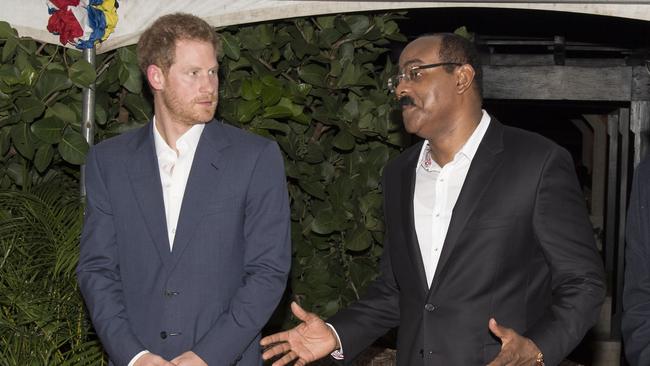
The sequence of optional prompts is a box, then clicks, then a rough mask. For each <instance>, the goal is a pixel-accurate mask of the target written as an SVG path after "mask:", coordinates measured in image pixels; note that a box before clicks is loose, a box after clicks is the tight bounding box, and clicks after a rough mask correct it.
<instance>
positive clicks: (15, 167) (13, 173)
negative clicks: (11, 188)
mask: <svg viewBox="0 0 650 366" xmlns="http://www.w3.org/2000/svg"><path fill="white" fill-rule="evenodd" d="M7 175H8V176H10V177H11V179H12V180H13V181H14V182H15V183H16V185H17V186H19V187H22V185H23V184H24V182H23V167H22V166H21V165H20V164H17V163H11V164H9V166H8V167H7Z"/></svg>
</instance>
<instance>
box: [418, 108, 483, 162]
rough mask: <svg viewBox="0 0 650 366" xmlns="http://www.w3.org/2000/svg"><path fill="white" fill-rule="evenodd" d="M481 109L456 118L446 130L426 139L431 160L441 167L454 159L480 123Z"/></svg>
mask: <svg viewBox="0 0 650 366" xmlns="http://www.w3.org/2000/svg"><path fill="white" fill-rule="evenodd" d="M482 114H483V112H482V111H481V109H478V110H476V111H471V113H466V114H462V115H459V116H457V118H455V119H454V121H453V122H452V123H450V124H449V125H448V128H446V129H444V130H441V131H438V133H436V134H435V136H432V137H430V138H428V139H427V140H428V141H429V147H430V148H431V158H432V159H433V160H434V161H435V162H436V163H437V164H438V165H439V166H440V167H443V166H445V165H446V164H447V163H449V162H451V161H452V160H453V159H454V156H455V155H456V153H458V151H460V149H461V148H462V147H463V145H465V143H466V142H467V140H469V138H470V136H472V133H474V130H475V129H476V127H477V126H478V124H479V122H481V117H482Z"/></svg>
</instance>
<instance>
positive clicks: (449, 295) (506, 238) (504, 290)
mask: <svg viewBox="0 0 650 366" xmlns="http://www.w3.org/2000/svg"><path fill="white" fill-rule="evenodd" d="M421 146H422V144H421V143H420V144H417V145H415V146H413V147H411V148H410V149H408V150H406V151H405V152H404V153H402V154H401V155H400V156H399V157H397V158H396V159H394V160H393V161H392V162H390V163H389V164H388V165H387V167H386V169H385V171H384V181H383V184H384V185H383V189H384V205H385V206H384V214H385V221H386V236H385V237H386V240H385V244H384V254H383V257H382V261H381V274H380V276H379V277H378V279H377V280H376V281H375V282H374V283H373V284H372V285H371V286H370V287H369V289H368V291H367V294H366V295H365V296H364V297H363V298H362V299H361V300H360V301H358V302H357V303H355V304H353V305H352V306H350V307H349V308H347V309H345V310H343V311H341V312H339V313H338V314H337V315H335V316H334V317H333V318H331V319H330V320H329V322H330V323H331V324H333V326H334V327H335V329H336V330H337V332H338V334H339V336H340V338H341V342H342V344H343V351H344V353H345V356H346V362H349V361H351V359H353V358H354V357H355V356H356V355H357V354H358V353H359V352H361V351H362V350H363V349H364V348H366V347H367V346H368V345H369V344H370V343H371V342H372V341H373V340H374V339H376V338H377V337H378V336H381V335H382V334H384V333H385V332H386V331H387V330H388V329H390V328H393V327H396V326H399V332H398V341H397V364H398V365H402V366H413V365H446V366H447V365H459V366H468V365H485V364H487V363H488V362H490V361H491V360H492V359H493V358H494V357H496V355H497V354H498V352H499V351H500V348H501V345H500V342H499V340H498V339H497V338H495V337H494V336H493V335H492V334H491V333H490V331H489V329H488V320H489V319H490V318H491V317H494V318H496V319H497V321H498V322H499V323H500V324H501V325H504V326H506V327H510V328H513V329H514V330H516V331H517V332H518V333H520V334H522V335H524V336H526V337H529V338H531V339H532V340H533V341H534V342H535V344H537V346H538V347H539V348H540V349H541V350H542V351H543V353H544V356H545V359H546V362H547V365H555V364H558V363H559V362H560V360H561V359H562V358H563V357H565V356H566V355H567V354H568V353H569V352H570V351H571V350H572V349H573V348H574V347H575V346H576V344H577V343H579V342H580V340H581V339H582V337H583V336H584V334H585V333H586V331H587V330H588V329H589V328H590V327H591V326H592V325H593V324H594V323H595V321H596V319H597V316H598V313H599V310H600V306H601V304H602V301H603V299H604V296H605V285H604V273H603V267H602V260H601V259H600V257H599V255H598V252H597V250H596V247H595V244H594V239H593V230H592V226H591V223H590V222H589V219H588V214H587V210H586V208H585V202H584V199H583V197H582V193H581V191H580V189H579V187H578V184H577V179H576V175H575V171H574V166H573V164H572V159H571V156H570V155H569V154H568V152H567V151H566V150H564V149H562V148H560V147H559V146H557V145H556V144H554V143H553V142H551V141H549V140H547V139H545V138H543V137H541V136H539V135H536V134H533V133H530V132H526V131H523V130H520V129H516V128H511V127H506V126H503V125H501V124H500V123H499V122H498V121H496V120H495V119H494V118H493V119H492V121H491V123H490V126H489V128H488V130H487V132H486V134H485V136H484V138H483V140H482V142H481V144H480V146H479V148H478V150H477V152H476V155H475V156H474V159H473V160H472V163H471V166H470V169H469V172H468V175H467V178H466V180H465V183H464V185H463V187H462V190H461V193H460V196H459V198H458V201H457V203H456V205H455V207H454V210H453V213H452V219H451V223H450V226H449V230H448V233H447V237H446V239H445V243H444V247H443V250H442V253H441V258H440V261H439V263H438V267H437V269H436V272H435V275H434V278H433V281H432V284H431V287H430V288H429V287H428V286H427V283H426V277H425V272H424V265H423V263H422V257H421V255H420V249H419V245H418V241H417V236H416V233H415V227H414V223H413V192H414V186H415V166H416V164H417V160H418V157H419V152H420V149H421Z"/></svg>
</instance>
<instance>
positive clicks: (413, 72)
mask: <svg viewBox="0 0 650 366" xmlns="http://www.w3.org/2000/svg"><path fill="white" fill-rule="evenodd" d="M420 75H422V73H421V72H420V70H409V78H410V79H411V80H417V79H419V78H420Z"/></svg>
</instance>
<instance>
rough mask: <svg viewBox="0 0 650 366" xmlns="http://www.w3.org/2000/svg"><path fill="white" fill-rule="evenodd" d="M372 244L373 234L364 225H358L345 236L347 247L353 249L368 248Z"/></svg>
mask: <svg viewBox="0 0 650 366" xmlns="http://www.w3.org/2000/svg"><path fill="white" fill-rule="evenodd" d="M371 244H372V236H371V235H370V232H369V231H368V230H366V229H365V228H364V227H358V228H357V229H355V230H353V231H352V232H351V233H349V234H347V235H346V236H345V248H346V249H348V250H352V251H357V252H358V251H362V250H366V249H368V248H369V247H370V245H371Z"/></svg>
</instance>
